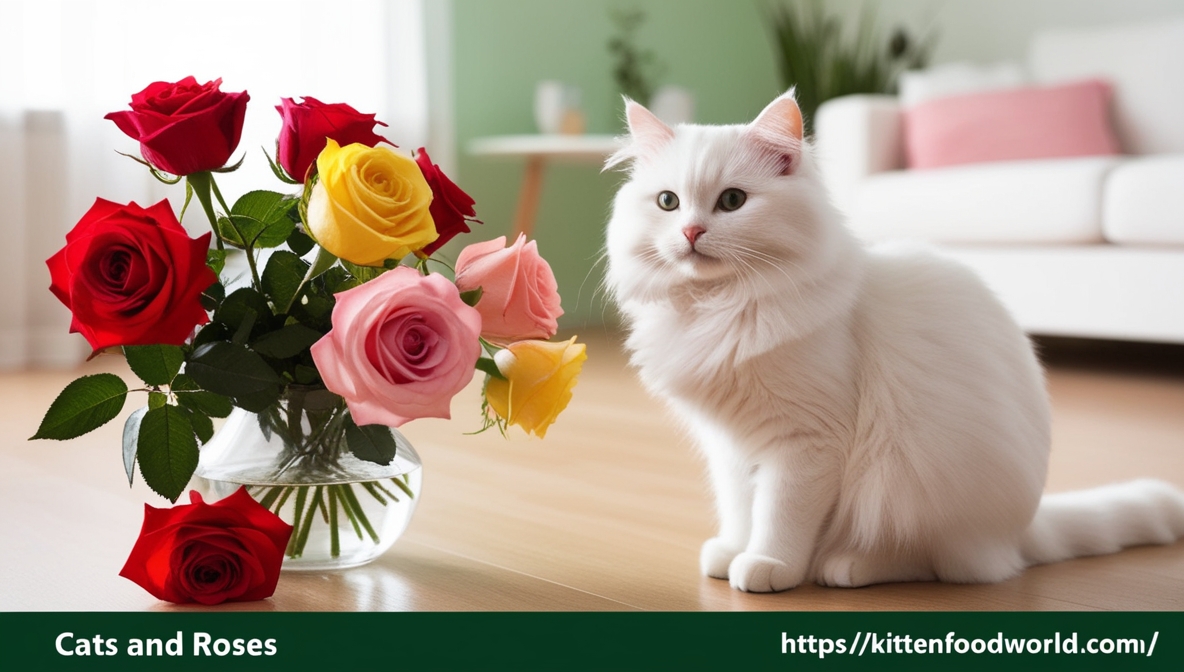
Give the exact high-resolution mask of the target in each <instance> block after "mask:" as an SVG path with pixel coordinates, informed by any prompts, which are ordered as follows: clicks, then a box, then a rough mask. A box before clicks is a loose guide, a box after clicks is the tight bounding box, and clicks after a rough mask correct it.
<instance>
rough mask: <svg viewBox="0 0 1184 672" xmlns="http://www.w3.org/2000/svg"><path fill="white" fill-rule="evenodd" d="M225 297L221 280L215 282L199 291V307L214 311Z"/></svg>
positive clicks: (224, 289)
mask: <svg viewBox="0 0 1184 672" xmlns="http://www.w3.org/2000/svg"><path fill="white" fill-rule="evenodd" d="M225 298H226V287H224V286H223V285H222V283H221V282H215V283H214V284H212V285H210V286H209V287H206V290H205V291H204V292H202V293H201V307H202V308H205V309H206V310H209V311H216V310H218V307H219V306H221V305H222V301H223V299H225Z"/></svg>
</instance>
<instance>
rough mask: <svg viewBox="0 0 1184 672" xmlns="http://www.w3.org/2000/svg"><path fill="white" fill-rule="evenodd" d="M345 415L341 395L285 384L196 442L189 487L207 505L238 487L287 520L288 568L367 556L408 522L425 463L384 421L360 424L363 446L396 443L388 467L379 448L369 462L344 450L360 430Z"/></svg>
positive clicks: (345, 563)
mask: <svg viewBox="0 0 1184 672" xmlns="http://www.w3.org/2000/svg"><path fill="white" fill-rule="evenodd" d="M348 418H349V410H348V408H346V405H345V401H344V400H343V399H342V398H341V397H340V396H338V395H336V394H333V393H332V392H329V391H327V390H324V389H323V388H320V389H318V388H300V387H296V386H292V387H290V388H289V389H288V390H287V391H286V392H285V394H284V396H283V398H282V399H281V400H280V402H279V403H278V404H277V405H275V406H273V407H271V408H270V409H268V410H267V411H264V412H263V413H251V412H248V411H244V410H242V409H240V408H235V409H234V412H232V413H231V414H230V417H228V418H227V419H226V423H225V424H224V425H223V426H222V427H221V429H219V430H218V431H217V433H216V434H215V435H214V437H213V438H212V439H211V440H210V441H209V443H207V444H206V445H205V446H203V447H202V449H201V458H200V461H199V463H198V467H197V471H196V472H195V474H194V475H195V477H196V479H195V480H196V483H195V485H196V487H197V488H198V489H199V490H201V491H203V494H205V495H206V496H207V498H208V499H210V500H211V501H216V500H218V499H221V498H223V497H227V496H229V495H230V494H231V493H233V492H234V491H235V490H237V489H238V488H239V487H240V486H244V485H245V486H247V491H248V492H249V493H250V494H251V496H252V497H254V498H255V500H256V501H258V502H259V503H261V504H263V505H264V506H266V507H267V508H268V509H270V510H271V511H273V512H275V513H276V514H278V515H279V516H280V518H282V519H283V520H284V522H286V523H288V524H289V525H292V527H293V528H294V529H293V532H292V538H291V541H290V542H289V543H288V548H287V551H286V554H285V557H284V564H283V568H284V569H285V570H327V569H344V568H346V567H355V566H358V565H362V564H365V563H367V562H370V561H371V560H373V559H374V558H376V557H378V556H379V555H381V554H382V553H383V552H384V551H386V550H387V549H388V548H390V546H391V544H393V543H394V542H395V540H396V539H398V538H399V536H400V535H401V534H402V533H403V531H404V530H405V529H406V528H407V524H408V522H410V520H411V515H412V514H413V513H414V512H415V507H416V504H417V503H418V502H419V494H420V489H421V487H422V482H423V471H422V464H421V462H420V459H419V455H418V454H417V453H416V452H415V449H414V448H412V446H411V444H410V443H409V442H408V441H407V439H406V438H405V437H404V436H403V435H402V434H400V433H399V432H398V431H396V430H395V429H392V428H388V427H384V428H381V430H380V429H379V428H376V427H373V426H368V427H366V428H365V429H366V430H367V436H368V438H367V440H366V442H365V445H366V446H368V447H370V446H374V445H375V444H378V446H379V447H380V448H381V447H382V446H386V447H387V448H388V449H391V448H393V452H394V458H393V459H391V460H390V462H389V464H380V463H379V462H381V461H382V460H384V459H386V456H385V454H382V451H381V450H379V451H378V455H381V457H378V456H376V455H370V457H374V458H375V461H370V460H363V459H359V458H358V457H357V456H356V455H355V451H351V449H350V439H351V438H354V440H355V445H356V440H357V436H358V435H357V432H358V431H359V430H358V428H357V426H356V425H354V424H353V422H352V421H350V420H349V419H348ZM351 431H352V432H355V434H354V436H353V437H350V436H349V432H351ZM377 431H380V432H381V435H379V436H376V435H375V434H374V432H377ZM387 432H389V437H386V433H387ZM376 439H377V440H376ZM391 442H393V446H392V444H391ZM388 452H390V451H389V450H388ZM363 454H365V451H363Z"/></svg>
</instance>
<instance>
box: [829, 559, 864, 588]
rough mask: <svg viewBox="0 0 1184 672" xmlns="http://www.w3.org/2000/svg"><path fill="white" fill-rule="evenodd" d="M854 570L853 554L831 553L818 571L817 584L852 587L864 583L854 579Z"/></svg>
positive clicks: (832, 586) (854, 560)
mask: <svg viewBox="0 0 1184 672" xmlns="http://www.w3.org/2000/svg"><path fill="white" fill-rule="evenodd" d="M855 570H856V559H855V556H853V555H832V556H830V557H829V558H827V559H826V561H825V562H823V563H822V569H821V571H819V572H818V578H817V581H818V583H819V585H823V586H830V587H831V588H854V587H856V586H862V585H864V584H863V583H860V582H858V580H857V579H856V577H855V574H856V571H855Z"/></svg>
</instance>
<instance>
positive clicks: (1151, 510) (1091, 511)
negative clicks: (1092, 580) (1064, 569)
mask: <svg viewBox="0 0 1184 672" xmlns="http://www.w3.org/2000/svg"><path fill="white" fill-rule="evenodd" d="M1182 537H1184V492H1181V491H1180V490H1179V489H1178V488H1176V487H1175V486H1173V485H1171V484H1170V483H1165V482H1163V481H1157V480H1154V479H1142V480H1137V481H1128V482H1126V483H1116V484H1114V485H1104V486H1102V487H1099V488H1091V489H1089V490H1078V491H1075V492H1063V493H1058V494H1054V495H1045V496H1044V497H1043V498H1042V499H1041V500H1040V508H1038V509H1037V510H1036V517H1035V518H1033V519H1032V524H1031V525H1030V526H1028V530H1027V532H1025V533H1024V539H1023V543H1022V546H1021V547H1020V548H1021V552H1022V553H1023V556H1024V560H1025V561H1026V562H1027V563H1028V564H1029V565H1040V564H1044V563H1047V562H1059V561H1061V560H1068V559H1069V558H1079V557H1082V556H1087V555H1102V554H1105V553H1114V552H1115V551H1117V550H1119V549H1122V548H1125V547H1127V546H1139V545H1143V544H1170V543H1172V542H1174V541H1176V540H1177V539H1180V538H1182Z"/></svg>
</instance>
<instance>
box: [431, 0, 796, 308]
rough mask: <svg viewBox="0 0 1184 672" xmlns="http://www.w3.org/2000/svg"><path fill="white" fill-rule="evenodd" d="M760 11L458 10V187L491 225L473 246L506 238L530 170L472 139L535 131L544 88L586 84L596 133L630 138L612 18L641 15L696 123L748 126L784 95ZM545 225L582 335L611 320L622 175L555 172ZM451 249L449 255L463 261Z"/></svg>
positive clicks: (492, 6)
mask: <svg viewBox="0 0 1184 672" xmlns="http://www.w3.org/2000/svg"><path fill="white" fill-rule="evenodd" d="M762 6H764V5H762V4H761V3H759V2H755V1H748V0H636V1H634V2H625V1H623V0H454V4H453V13H454V21H455V24H454V32H453V39H454V45H455V46H454V49H455V51H454V61H453V63H454V68H455V86H456V90H455V93H454V95H455V98H454V100H455V104H456V111H455V119H456V132H457V143H458V144H457V146H458V148H459V154H460V156H459V169H458V172H457V175H456V176H455V177H457V182H458V183H459V184H460V185H461V186H462V187H464V188H465V189H466V190H467V191H468V192H469V193H470V194H471V195H472V196H473V198H474V199H476V201H477V216H478V217H479V218H481V219H482V220H483V221H485V225H484V226H480V227H477V228H476V230H475V231H474V233H473V234H471V235H470V236H468V237H467V238H468V240H467V241H458V243H460V242H466V243H467V242H473V241H474V240H478V239H481V240H484V239H489V238H495V237H497V236H500V235H508V233H509V232H510V230H511V228H512V220H513V215H514V205H515V203H516V201H517V195H518V188H519V185H520V182H521V177H522V162H521V161H512V160H503V159H488V158H479V157H472V156H469V155H468V154H467V152H466V151H465V149H466V147H467V146H468V144H469V142H470V141H471V140H472V139H474V138H479V137H483V136H489V135H506V134H519V133H533V132H535V124H534V118H533V98H534V88H535V84H536V83H537V82H539V81H540V80H545V79H555V80H560V81H563V82H566V83H568V84H572V85H575V86H578V87H579V88H580V89H581V90H582V104H583V108H584V113H585V115H586V117H587V121H588V132H589V133H620V132H621V131H622V125H621V121H620V119H621V114H622V112H621V103H620V95H619V93H618V92H617V91H616V88H615V85H614V82H613V79H612V74H611V69H612V57H611V55H610V54H609V52H608V48H607V44H608V40H609V38H610V36H611V35H612V34H613V33H614V32H615V27H614V25H613V24H612V22H611V20H610V18H609V12H610V11H611V10H612V9H622V8H623V9H628V8H634V7H636V8H640V9H642V10H643V11H645V13H646V21H645V23H644V24H643V25H642V27H641V28H640V29H639V30H638V32H637V42H638V44H639V45H640V46H641V47H642V48H648V49H651V50H653V51H654V52H655V53H656V55H657V57H658V59H659V60H660V61H661V62H662V64H663V65H664V66H665V67H664V70H663V73H662V76H661V77H660V78H659V80H658V81H659V84H675V85H678V86H682V87H684V88H686V89H688V90H690V91H691V92H692V93H693V94H694V96H695V102H696V112H695V114H696V121H698V122H700V123H739V122H743V121H747V120H749V119H751V118H752V117H754V116H755V115H756V114H757V113H758V112H760V110H761V109H762V108H763V107H764V105H765V104H766V103H768V102H769V101H770V100H772V99H773V98H774V97H775V96H776V95H777V94H779V93H780V90H779V84H778V79H777V73H776V66H775V63H774V61H773V53H772V48H771V46H770V41H769V37H768V35H767V30H766V27H765V25H764V22H763V19H762V11H761V7H762ZM545 179H546V181H545V184H544V188H543V197H542V201H541V203H540V206H539V212H538V218H537V220H536V228H535V238H536V239H537V240H538V244H539V250H540V251H541V252H542V254H543V256H544V257H546V258H547V260H548V261H549V262H550V263H551V266H552V268H553V269H554V270H555V275H556V278H557V279H558V281H559V290H560V293H561V294H562V296H563V309H564V311H565V315H564V317H563V319H562V320H561V326H562V327H563V328H565V329H573V328H578V327H583V326H588V325H597V324H601V323H603V322H609V323H611V322H613V321H614V317H613V313H612V310H611V308H608V309H606V308H605V301H604V296H603V292H600V291H599V287H600V282H601V277H602V275H603V264H600V265H597V263H596V262H597V260H598V259H599V258H600V254H601V250H602V248H603V244H604V225H605V222H606V221H607V218H608V212H609V204H610V202H611V200H612V195H613V193H614V192H615V190H616V186H617V185H618V184H619V182H620V180H621V176H620V175H619V174H616V173H605V174H601V173H600V172H599V169H598V168H597V167H594V166H578V165H553V166H551V167H549V168H548V171H547V175H546V178H545ZM458 249H459V248H458V247H453V248H451V249H449V250H447V252H451V253H452V254H453V255H455V254H456V252H457V251H458Z"/></svg>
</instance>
